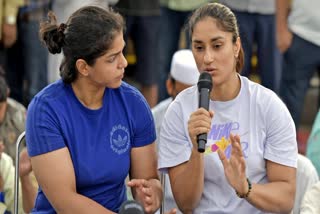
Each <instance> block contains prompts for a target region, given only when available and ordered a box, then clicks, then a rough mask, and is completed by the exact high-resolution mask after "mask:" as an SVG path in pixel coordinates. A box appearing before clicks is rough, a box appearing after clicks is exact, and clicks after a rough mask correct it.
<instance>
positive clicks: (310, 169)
mask: <svg viewBox="0 0 320 214" xmlns="http://www.w3.org/2000/svg"><path fill="white" fill-rule="evenodd" d="M318 181H319V177H318V174H317V170H316V169H315V167H314V165H313V164H312V163H311V161H310V160H309V159H308V158H307V157H305V156H303V155H301V154H298V166H297V182H296V183H297V186H296V197H295V200H294V206H293V214H299V213H300V205H301V201H302V198H303V196H304V194H305V193H306V192H307V191H308V190H309V189H310V188H311V187H312V186H313V185H314V184H315V183H317V182H318Z"/></svg>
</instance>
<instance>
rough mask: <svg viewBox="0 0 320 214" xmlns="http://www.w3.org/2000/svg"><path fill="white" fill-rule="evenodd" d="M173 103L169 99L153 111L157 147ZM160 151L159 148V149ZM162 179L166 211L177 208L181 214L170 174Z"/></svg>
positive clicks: (178, 213)
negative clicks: (162, 125)
mask: <svg viewBox="0 0 320 214" xmlns="http://www.w3.org/2000/svg"><path fill="white" fill-rule="evenodd" d="M171 102H172V98H171V97H169V98H167V99H165V100H163V101H162V102H160V103H159V104H158V105H156V106H155V107H154V108H152V109H151V111H152V115H153V118H154V123H155V127H156V132H157V140H156V142H157V146H159V134H160V128H161V124H162V121H163V118H164V115H165V113H166V111H167V109H168V107H169V105H170V103H171ZM158 150H159V148H158ZM162 179H165V181H164V182H165V186H164V201H163V203H164V211H169V210H171V209H172V208H177V214H180V213H181V212H180V210H179V209H178V206H177V205H176V202H175V200H174V198H173V194H172V190H171V185H170V180H169V176H168V174H164V177H163V178H162Z"/></svg>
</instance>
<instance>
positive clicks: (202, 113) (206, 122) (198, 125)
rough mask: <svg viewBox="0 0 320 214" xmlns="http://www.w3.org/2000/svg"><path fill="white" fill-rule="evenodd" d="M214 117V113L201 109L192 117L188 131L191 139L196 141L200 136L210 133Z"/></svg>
mask: <svg viewBox="0 0 320 214" xmlns="http://www.w3.org/2000/svg"><path fill="white" fill-rule="evenodd" d="M213 115H214V112H213V111H207V110H205V109H204V108H200V109H198V110H197V111H195V112H193V113H192V114H191V115H190V118H189V121H188V130H189V135H190V138H191V139H196V137H197V136H198V135H199V134H202V133H208V132H209V131H210V129H211V120H212V117H213Z"/></svg>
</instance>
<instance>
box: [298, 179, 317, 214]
mask: <svg viewBox="0 0 320 214" xmlns="http://www.w3.org/2000/svg"><path fill="white" fill-rule="evenodd" d="M319 200H320V181H319V182H317V183H316V184H314V185H313V186H312V187H311V188H310V189H309V190H308V191H307V192H306V194H305V195H304V197H303V199H302V203H301V207H300V214H319V213H320V203H319Z"/></svg>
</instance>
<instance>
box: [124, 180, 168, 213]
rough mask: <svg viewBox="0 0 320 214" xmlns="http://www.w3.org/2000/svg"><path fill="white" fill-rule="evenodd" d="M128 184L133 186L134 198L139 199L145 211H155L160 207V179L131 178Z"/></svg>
mask: <svg viewBox="0 0 320 214" xmlns="http://www.w3.org/2000/svg"><path fill="white" fill-rule="evenodd" d="M128 186H129V187H131V188H135V192H136V194H135V199H136V200H137V201H139V202H140V203H141V204H142V205H143V207H144V210H145V212H146V213H155V211H157V209H159V207H160V203H161V200H162V199H161V198H160V197H159V195H161V196H162V192H161V194H158V193H157V192H158V191H161V184H160V181H159V180H157V179H150V180H146V179H132V180H130V181H129V182H128Z"/></svg>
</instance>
